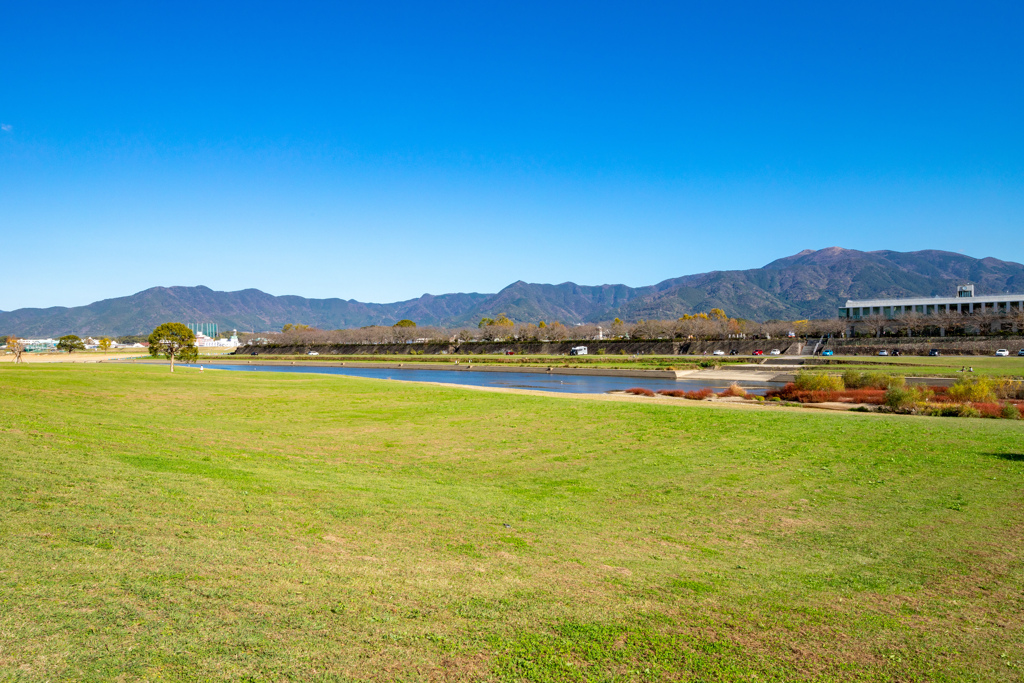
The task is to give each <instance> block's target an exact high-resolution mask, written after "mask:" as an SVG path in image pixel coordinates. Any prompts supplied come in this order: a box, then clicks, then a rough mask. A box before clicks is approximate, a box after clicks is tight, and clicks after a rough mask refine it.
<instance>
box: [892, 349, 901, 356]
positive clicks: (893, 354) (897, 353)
mask: <svg viewBox="0 0 1024 683" xmlns="http://www.w3.org/2000/svg"><path fill="white" fill-rule="evenodd" d="M889 355H890V356H902V355H903V354H902V353H901V352H900V350H899V349H893V350H892V353H890V354H889Z"/></svg>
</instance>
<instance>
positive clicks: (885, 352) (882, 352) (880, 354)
mask: <svg viewBox="0 0 1024 683" xmlns="http://www.w3.org/2000/svg"><path fill="white" fill-rule="evenodd" d="M878 355H879V356H888V355H889V352H888V351H886V350H885V349H882V350H881V351H879V352H878Z"/></svg>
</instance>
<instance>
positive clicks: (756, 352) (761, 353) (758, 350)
mask: <svg viewBox="0 0 1024 683" xmlns="http://www.w3.org/2000/svg"><path fill="white" fill-rule="evenodd" d="M1021 351H1024V349H1021ZM754 355H755V356H763V355H764V351H763V350H761V349H757V350H756V351H754Z"/></svg>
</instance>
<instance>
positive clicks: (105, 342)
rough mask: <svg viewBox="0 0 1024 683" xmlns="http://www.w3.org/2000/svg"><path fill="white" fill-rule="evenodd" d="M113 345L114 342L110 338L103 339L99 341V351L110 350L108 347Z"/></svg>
mask: <svg viewBox="0 0 1024 683" xmlns="http://www.w3.org/2000/svg"><path fill="white" fill-rule="evenodd" d="M113 343H114V340H113V339H111V338H110V337H104V338H103V339H100V343H99V347H100V351H109V350H110V346H111V345H112V344H113Z"/></svg>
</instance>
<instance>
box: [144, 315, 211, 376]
mask: <svg viewBox="0 0 1024 683" xmlns="http://www.w3.org/2000/svg"><path fill="white" fill-rule="evenodd" d="M149 355H151V356H153V358H157V357H159V356H163V357H164V358H166V359H168V360H169V361H171V372H174V359H175V358H177V359H178V360H180V361H181V362H183V363H191V362H194V361H195V360H196V359H197V358H198V357H199V349H197V348H196V333H195V332H193V331H192V330H190V329H188V328H187V327H186V326H184V325H182V324H181V323H164V324H163V325H161V326H160V327H158V328H156V329H155V330H153V333H152V334H150V335H149Z"/></svg>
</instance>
